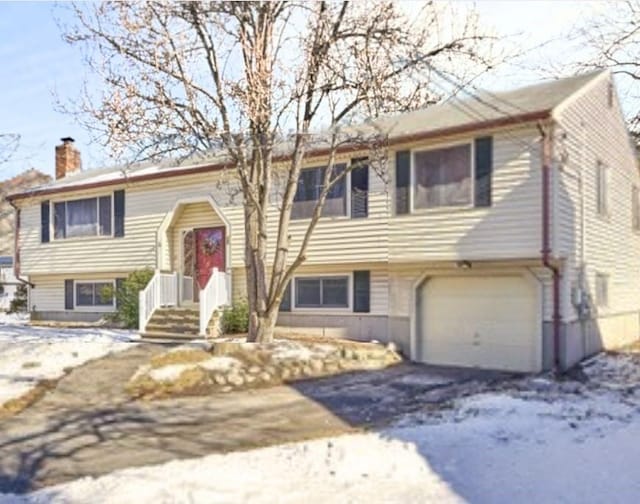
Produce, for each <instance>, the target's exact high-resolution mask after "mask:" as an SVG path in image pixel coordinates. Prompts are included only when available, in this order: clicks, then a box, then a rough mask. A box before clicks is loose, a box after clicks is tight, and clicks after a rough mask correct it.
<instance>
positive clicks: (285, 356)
mask: <svg viewBox="0 0 640 504" xmlns="http://www.w3.org/2000/svg"><path fill="white" fill-rule="evenodd" d="M335 350H336V347H335V346H331V345H313V344H304V343H299V342H297V341H291V340H276V341H275V342H274V343H272V354H271V356H272V358H273V360H276V361H278V360H280V361H282V360H299V361H309V360H311V359H314V358H322V357H324V356H326V355H327V354H329V353H331V352H333V351H335Z"/></svg>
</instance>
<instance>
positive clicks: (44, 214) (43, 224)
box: [40, 200, 51, 243]
mask: <svg viewBox="0 0 640 504" xmlns="http://www.w3.org/2000/svg"><path fill="white" fill-rule="evenodd" d="M50 209H51V206H50V205H49V201H48V200H47V201H43V202H42V203H40V241H41V242H42V243H48V242H49V235H50V231H49V229H50V224H49V213H50Z"/></svg>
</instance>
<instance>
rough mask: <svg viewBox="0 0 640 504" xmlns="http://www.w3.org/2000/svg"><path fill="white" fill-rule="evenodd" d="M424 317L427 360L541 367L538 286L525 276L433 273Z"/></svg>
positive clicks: (422, 347)
mask: <svg viewBox="0 0 640 504" xmlns="http://www.w3.org/2000/svg"><path fill="white" fill-rule="evenodd" d="M421 317H422V325H421V327H422V334H421V335H420V337H421V340H420V341H419V344H418V351H419V355H418V357H419V359H420V360H422V361H424V362H427V363H431V364H447V365H458V366H473V367H483V368H494V369H506V370H513V371H537V370H539V366H540V364H539V345H540V344H541V339H540V336H541V335H540V334H539V329H538V328H539V322H538V301H537V290H536V288H535V287H534V286H533V285H532V284H531V283H530V282H529V281H528V280H527V279H526V278H524V277H523V276H520V275H509V276H494V277H489V276H476V277H471V276H460V277H435V278H432V279H430V280H429V281H428V282H427V283H426V285H425V286H424V287H423V291H422V313H421Z"/></svg>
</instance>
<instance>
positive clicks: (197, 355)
mask: <svg viewBox="0 0 640 504" xmlns="http://www.w3.org/2000/svg"><path fill="white" fill-rule="evenodd" d="M210 358H211V354H210V353H209V352H205V351H204V350H201V349H199V348H185V349H179V350H174V351H171V352H165V353H163V354H160V355H156V356H154V357H152V358H151V363H150V364H151V367H152V368H154V369H155V368H161V367H164V366H169V365H171V364H195V363H198V362H202V361H205V360H207V359H210Z"/></svg>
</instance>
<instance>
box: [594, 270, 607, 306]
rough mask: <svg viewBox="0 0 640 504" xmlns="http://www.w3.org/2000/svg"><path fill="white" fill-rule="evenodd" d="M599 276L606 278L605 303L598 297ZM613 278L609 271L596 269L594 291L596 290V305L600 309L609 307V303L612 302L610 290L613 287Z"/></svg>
mask: <svg viewBox="0 0 640 504" xmlns="http://www.w3.org/2000/svg"><path fill="white" fill-rule="evenodd" d="M598 278H604V280H605V288H606V294H607V296H606V299H605V300H604V303H602V302H601V300H600V299H598ZM610 280H611V278H610V276H609V275H608V274H607V273H602V272H601V271H596V273H595V277H594V281H593V282H594V284H593V286H594V291H595V301H596V307H597V308H598V309H605V310H606V309H607V308H609V304H610V302H611V299H610V296H611V292H610V288H611V281H610Z"/></svg>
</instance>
